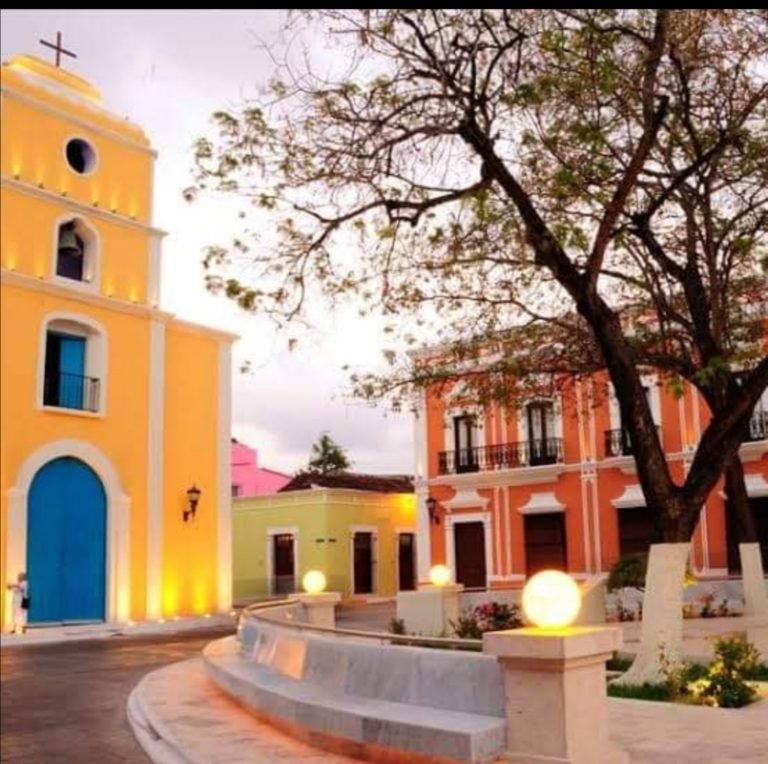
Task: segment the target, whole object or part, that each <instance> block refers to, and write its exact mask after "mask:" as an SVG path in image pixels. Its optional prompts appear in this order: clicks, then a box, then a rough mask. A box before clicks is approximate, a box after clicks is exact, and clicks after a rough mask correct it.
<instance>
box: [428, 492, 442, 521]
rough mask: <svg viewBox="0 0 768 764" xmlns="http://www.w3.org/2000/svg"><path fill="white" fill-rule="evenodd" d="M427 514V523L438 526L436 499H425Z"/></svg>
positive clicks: (438, 516)
mask: <svg viewBox="0 0 768 764" xmlns="http://www.w3.org/2000/svg"><path fill="white" fill-rule="evenodd" d="M427 512H428V513H429V522H430V523H434V524H435V525H440V515H439V514H438V512H437V499H436V498H435V497H434V496H430V497H429V498H428V499H427Z"/></svg>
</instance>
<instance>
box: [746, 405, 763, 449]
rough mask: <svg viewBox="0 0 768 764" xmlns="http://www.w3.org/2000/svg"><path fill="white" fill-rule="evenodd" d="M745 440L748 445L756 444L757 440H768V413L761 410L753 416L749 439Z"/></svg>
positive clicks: (748, 432) (750, 421)
mask: <svg viewBox="0 0 768 764" xmlns="http://www.w3.org/2000/svg"><path fill="white" fill-rule="evenodd" d="M744 440H745V442H747V443H754V442H755V441H756V440H768V411H764V410H762V409H760V410H759V411H755V413H754V414H752V418H751V419H750V420H749V429H748V430H747V437H746V438H745V439H744Z"/></svg>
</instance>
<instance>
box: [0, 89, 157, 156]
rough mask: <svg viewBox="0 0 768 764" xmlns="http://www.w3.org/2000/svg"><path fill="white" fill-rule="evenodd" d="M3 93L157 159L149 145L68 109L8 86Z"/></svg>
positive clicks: (101, 112)
mask: <svg viewBox="0 0 768 764" xmlns="http://www.w3.org/2000/svg"><path fill="white" fill-rule="evenodd" d="M46 84H48V83H46ZM2 93H3V94H4V95H6V96H9V97H11V98H15V99H16V100H17V101H23V102H25V103H31V104H33V105H34V107H35V108H36V109H38V110H39V111H42V112H44V113H46V114H51V115H52V116H55V117H57V118H60V119H65V120H67V121H68V122H71V123H72V124H74V125H77V126H78V127H84V128H86V129H87V130H88V131H89V132H91V133H95V134H97V135H101V136H102V137H105V138H109V139H110V140H112V141H116V142H118V143H122V144H124V145H125V146H128V147H129V148H132V149H135V150H136V151H141V152H142V153H144V154H150V155H151V156H153V157H155V158H157V151H156V150H155V149H153V148H152V147H151V146H150V145H149V144H146V145H145V144H142V143H140V142H139V141H133V140H131V139H130V138H128V137H126V136H125V135H123V134H122V133H120V132H118V131H116V130H110V129H109V128H108V127H102V126H101V125H99V124H96V123H94V122H89V121H88V120H86V119H83V118H82V117H78V116H77V115H76V114H73V113H72V112H69V111H67V110H66V109H60V108H58V107H56V106H51V104H50V103H48V102H47V101H41V100H39V99H37V98H35V97H34V96H31V95H29V94H28V93H23V92H22V91H20V90H16V89H15V88H12V87H9V86H8V85H3V86H2ZM87 106H88V108H90V109H91V110H93V111H95V112H96V113H97V114H98V115H99V117H101V118H106V119H112V120H115V121H117V118H116V116H115V115H114V114H112V113H111V112H110V111H107V109H104V108H103V107H99V108H98V110H96V109H94V105H93V104H87ZM130 124H131V125H133V123H130ZM135 127H136V128H137V129H139V130H141V128H139V127H138V125H135Z"/></svg>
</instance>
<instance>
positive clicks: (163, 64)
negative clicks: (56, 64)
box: [0, 10, 413, 472]
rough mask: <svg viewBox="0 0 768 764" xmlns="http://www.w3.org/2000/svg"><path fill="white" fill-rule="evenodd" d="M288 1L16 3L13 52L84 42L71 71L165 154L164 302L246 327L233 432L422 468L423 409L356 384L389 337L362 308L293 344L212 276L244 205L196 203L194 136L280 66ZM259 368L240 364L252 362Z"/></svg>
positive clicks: (158, 176)
mask: <svg viewBox="0 0 768 764" xmlns="http://www.w3.org/2000/svg"><path fill="white" fill-rule="evenodd" d="M281 19H282V13H281V12H279V11H212V10H203V11H64V10H59V11H39V10H25V11H19V10H5V11H2V25H1V31H2V35H1V38H0V48H1V52H2V59H3V60H4V61H6V60H8V59H9V58H10V57H11V56H13V55H15V54H17V53H27V54H32V55H36V56H39V57H41V58H44V59H46V60H52V55H53V51H50V50H49V49H47V48H45V47H42V46H41V45H39V42H38V40H39V39H40V38H41V37H42V38H45V39H47V40H55V37H56V32H57V31H60V32H61V33H62V34H63V44H64V47H66V48H68V49H70V50H73V51H75V52H76V53H77V55H78V58H77V60H76V61H72V60H71V59H66V60H65V63H64V66H65V68H67V69H69V70H70V71H73V72H74V73H76V74H78V75H80V76H82V77H84V78H85V79H87V80H89V81H90V82H91V83H93V84H94V85H95V86H96V87H97V88H98V89H99V90H100V91H101V92H102V95H103V96H104V101H105V105H106V106H107V108H108V109H110V110H111V111H113V112H115V113H118V114H121V115H123V116H127V117H129V118H130V119H131V120H132V121H134V122H136V123H138V124H139V125H141V126H142V127H143V128H144V130H145V131H146V133H147V134H148V135H149V137H150V139H151V141H152V144H153V146H154V147H155V149H157V151H158V152H159V158H158V162H157V166H156V171H155V196H154V199H155V207H154V222H155V225H157V226H158V227H160V228H163V229H164V230H166V231H168V232H169V236H167V237H166V239H165V243H164V249H163V254H164V266H163V299H162V307H163V308H165V309H166V310H170V311H172V312H174V313H176V314H177V315H179V316H180V317H182V318H186V319H190V320H193V321H197V322H199V323H206V324H210V325H212V326H216V327H219V328H223V329H227V330H230V331H234V332H236V333H238V334H239V335H240V336H241V340H240V341H239V342H238V343H237V344H236V346H235V351H234V355H235V364H234V374H233V422H232V433H233V435H234V436H235V437H237V438H238V439H240V440H242V441H245V442H247V443H249V444H250V445H252V446H254V447H256V448H258V450H259V460H260V462H261V464H262V466H266V467H271V468H273V469H278V470H284V471H286V472H293V471H295V470H296V469H297V468H299V467H300V466H302V465H303V464H305V463H306V461H307V458H308V453H309V450H310V447H311V444H312V442H313V441H314V440H315V438H316V437H317V435H318V433H319V432H320V431H321V430H328V431H329V432H330V433H331V436H332V437H333V438H334V439H335V440H336V441H337V442H338V443H340V444H341V445H343V446H345V447H346V448H347V450H348V452H349V455H350V457H351V459H352V460H353V462H354V468H355V469H358V470H360V471H369V472H411V470H412V463H413V454H412V437H411V433H412V424H411V419H410V416H409V415H394V414H392V413H388V412H385V411H384V410H383V409H382V408H378V409H377V408H371V407H369V406H367V405H364V404H362V403H360V402H356V401H352V400H350V399H348V398H347V397H346V396H345V395H344V389H345V386H346V383H347V377H346V373H345V372H343V371H342V370H341V367H342V365H344V364H345V363H348V364H351V365H352V366H354V367H356V368H370V367H372V366H373V365H376V364H379V363H380V350H381V347H382V344H383V343H382V334H381V332H380V328H379V326H378V325H377V324H376V322H374V321H361V319H359V318H358V317H357V316H356V314H355V312H354V311H352V310H350V311H349V312H348V313H344V314H337V315H333V316H328V317H327V319H326V320H325V321H324V325H323V326H320V327H318V328H317V330H316V331H314V332H313V333H312V334H311V335H309V336H302V337H301V340H300V341H299V343H298V345H297V347H296V349H294V350H293V351H292V352H288V350H287V346H288V337H289V335H288V334H276V333H275V332H274V331H273V329H272V327H271V325H270V324H269V322H267V321H265V320H261V319H258V318H255V317H253V316H246V315H245V314H243V313H242V312H238V310H237V309H236V308H235V307H234V306H233V305H232V304H231V303H229V302H228V301H226V300H225V299H224V298H223V297H222V298H220V297H213V296H212V295H210V294H208V293H207V292H206V291H205V289H204V286H203V275H202V267H201V264H200V260H201V254H200V253H201V248H202V247H203V246H204V245H205V244H211V243H216V242H223V241H226V240H227V233H228V232H229V231H232V230H235V229H234V226H236V225H237V218H236V210H235V209H233V208H232V207H231V206H228V205H224V204H222V203H218V204H217V203H214V202H204V203H202V204H200V203H198V204H196V205H195V206H189V205H188V204H187V203H186V202H184V201H183V200H182V197H181V190H182V189H183V188H184V187H186V186H188V185H189V184H190V167H191V164H192V151H191V145H192V142H193V140H194V139H195V138H197V137H199V136H200V135H202V134H204V133H206V132H208V131H209V124H210V123H209V120H208V118H209V115H210V114H211V112H212V111H214V110H216V109H220V108H227V107H231V106H233V105H235V104H236V103H237V102H238V101H239V100H240V99H241V98H243V97H244V96H249V95H254V94H255V93H256V91H257V89H258V87H259V86H260V85H262V84H263V83H264V82H265V81H266V80H267V79H268V78H269V76H270V74H271V71H272V70H271V64H270V61H269V59H268V56H267V55H266V53H265V52H264V51H263V50H260V49H259V44H258V40H259V39H262V40H274V39H276V35H277V31H278V28H279V25H280V22H281ZM246 359H248V360H249V361H250V362H251V364H252V366H251V371H250V372H248V373H247V374H242V373H239V371H238V370H239V368H240V367H241V366H242V363H243V361H244V360H246Z"/></svg>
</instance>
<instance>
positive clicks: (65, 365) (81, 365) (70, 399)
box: [59, 334, 85, 409]
mask: <svg viewBox="0 0 768 764" xmlns="http://www.w3.org/2000/svg"><path fill="white" fill-rule="evenodd" d="M60 337H61V345H60V348H61V349H60V356H59V372H60V381H59V398H60V403H59V405H60V406H65V407H66V408H69V409H81V408H83V385H84V383H85V380H84V374H85V337H75V336H73V335H71V334H62V335H60Z"/></svg>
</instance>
